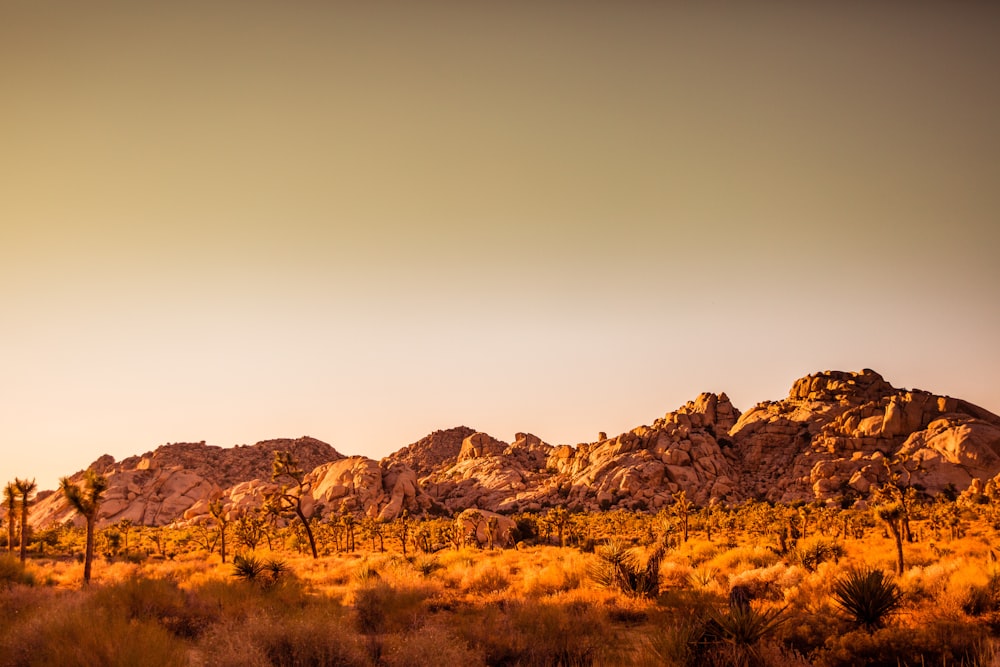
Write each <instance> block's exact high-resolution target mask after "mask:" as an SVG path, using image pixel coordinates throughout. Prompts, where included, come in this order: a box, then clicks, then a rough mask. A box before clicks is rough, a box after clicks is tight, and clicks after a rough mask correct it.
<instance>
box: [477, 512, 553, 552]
mask: <svg viewBox="0 0 1000 667" xmlns="http://www.w3.org/2000/svg"><path fill="white" fill-rule="evenodd" d="M546 518H547V519H548V520H549V523H550V524H551V525H552V527H553V528H555V529H556V537H557V539H558V540H559V546H561V547H564V546H566V538H565V537H564V533H565V530H566V525H567V524H568V523H569V519H570V517H569V512H568V511H566V508H565V507H553V508H552V509H550V510H549V513H548V516H547V517H546ZM492 548H493V544H492V541H491V544H490V549H492Z"/></svg>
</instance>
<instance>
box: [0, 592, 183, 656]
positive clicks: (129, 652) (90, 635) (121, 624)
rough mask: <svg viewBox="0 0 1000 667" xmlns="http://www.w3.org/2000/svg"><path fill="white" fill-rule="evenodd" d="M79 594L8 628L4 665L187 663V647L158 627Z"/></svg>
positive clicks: (155, 624)
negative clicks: (131, 617) (116, 611)
mask: <svg viewBox="0 0 1000 667" xmlns="http://www.w3.org/2000/svg"><path fill="white" fill-rule="evenodd" d="M84 596H85V594H79V593H78V594H77V595H76V596H75V599H70V598H63V599H61V601H60V604H56V605H53V606H50V607H47V608H45V609H42V610H36V611H35V613H33V614H31V615H30V617H29V618H28V619H25V621H23V622H20V623H17V624H16V625H14V626H13V627H10V628H9V631H10V633H11V634H10V638H11V639H12V641H11V642H10V643H5V645H4V652H3V655H2V656H0V664H2V665H6V666H10V667H21V666H22V665H23V666H28V665H30V666H32V667H49V666H51V667H91V666H93V665H102V666H105V665H106V666H108V667H119V666H120V667H128V666H132V665H149V666H150V667H173V666H175V665H176V666H178V667H179V666H181V665H186V664H187V655H186V653H187V651H186V647H185V645H184V643H183V642H181V641H180V640H179V639H177V638H175V637H173V636H171V635H170V633H169V632H168V631H167V630H165V629H164V628H163V627H161V626H160V625H158V624H157V623H155V622H153V621H149V620H138V619H131V620H130V619H128V618H126V617H124V616H122V615H120V614H116V613H113V612H110V611H108V610H103V609H101V608H99V607H97V606H96V605H95V604H94V603H93V601H92V599H91V598H89V596H87V597H84Z"/></svg>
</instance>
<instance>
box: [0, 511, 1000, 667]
mask: <svg viewBox="0 0 1000 667" xmlns="http://www.w3.org/2000/svg"><path fill="white" fill-rule="evenodd" d="M925 535H926V536H927V537H926V539H925V541H923V542H916V543H907V544H906V545H905V554H906V558H907V567H906V570H905V572H904V573H903V575H902V576H900V577H898V578H897V579H896V581H897V583H898V584H899V586H900V588H901V589H902V591H903V594H904V607H903V609H902V610H901V612H900V613H899V614H898V615H897V616H895V617H894V618H893V620H892V622H891V623H890V625H889V627H887V628H885V629H882V630H878V631H875V632H873V633H865V632H860V634H859V631H857V630H854V629H853V628H852V627H851V626H850V624H849V622H848V619H846V618H844V617H843V616H842V615H841V613H840V612H838V611H837V609H836V608H835V607H834V606H833V605H832V603H831V582H833V581H834V580H836V579H837V578H838V577H839V576H841V575H843V574H844V573H845V572H847V571H848V570H849V569H850V568H852V567H855V566H859V565H869V566H875V567H879V568H881V569H883V570H884V571H886V572H892V571H893V570H894V568H895V547H894V543H893V542H892V540H891V539H888V538H886V537H884V536H882V535H881V534H880V533H879V532H878V531H877V530H876V531H874V532H871V531H870V532H869V534H868V536H867V538H866V539H863V540H858V539H853V538H851V539H846V540H844V539H839V538H834V537H832V536H830V537H826V536H814V537H810V538H809V539H810V540H811V541H812V542H814V543H818V542H819V541H821V540H827V541H829V542H831V543H832V542H835V543H836V545H837V547H838V550H839V551H842V553H843V556H842V557H840V558H839V560H834V559H831V560H825V561H822V562H819V563H818V564H816V565H815V567H814V569H809V568H806V567H803V566H802V565H801V564H799V563H798V562H796V560H795V558H794V557H792V555H791V552H789V553H788V554H785V555H781V554H779V553H778V552H777V549H776V548H774V547H775V545H774V544H772V543H769V542H768V541H767V540H766V539H763V538H762V537H761V536H760V535H753V536H744V537H745V539H742V540H740V541H739V543H738V544H737V546H735V547H732V548H730V547H727V546H726V544H725V542H724V541H723V540H722V539H720V538H719V537H718V536H716V539H715V541H709V540H708V539H706V538H705V536H704V535H701V534H694V535H693V536H692V538H691V539H690V540H689V541H688V542H687V543H686V544H683V545H679V546H678V547H676V548H674V549H671V550H669V551H668V552H667V554H666V556H665V557H664V559H663V560H662V561H661V564H660V576H661V581H660V595H659V596H658V597H656V598H655V599H636V598H633V597H629V596H626V595H623V594H621V593H618V592H616V591H614V590H606V589H600V588H598V587H596V585H595V584H594V583H593V582H591V581H590V579H589V578H588V575H587V572H588V570H589V568H590V565H591V563H592V562H593V561H594V559H595V556H594V555H593V554H589V553H584V552H581V551H580V550H578V549H575V548H571V547H565V548H561V547H556V546H547V545H540V546H531V545H522V547H521V548H519V549H517V550H495V551H488V550H477V549H468V548H465V549H460V550H455V549H448V550H444V551H440V552H438V553H434V554H412V553H411V554H410V555H409V557H406V558H404V557H403V556H402V554H401V553H399V552H392V551H389V552H386V553H380V552H369V551H367V550H361V551H359V552H357V553H352V554H340V555H331V556H325V557H322V558H319V559H317V560H313V559H312V558H308V557H304V556H302V555H300V554H298V553H290V552H275V553H274V554H267V552H259V553H262V555H265V556H266V557H270V556H274V557H277V558H280V559H282V560H284V562H285V563H286V564H287V566H288V569H289V572H288V574H287V575H285V576H283V577H282V578H280V579H279V582H278V583H277V584H276V585H274V586H268V587H261V586H254V585H252V584H248V583H245V582H242V581H238V580H236V579H235V578H234V577H233V567H232V565H231V563H226V564H223V563H222V562H221V559H220V558H219V556H218V555H217V554H208V553H206V552H204V551H200V552H199V551H193V552H190V553H178V554H177V555H176V557H175V558H173V559H161V558H146V559H144V560H139V561H138V562H127V561H124V560H119V561H115V562H108V561H106V560H105V559H103V558H98V559H97V560H96V562H95V566H94V580H93V584H92V585H91V586H90V587H87V588H82V587H81V585H80V580H81V578H82V565H81V564H80V563H79V562H77V561H76V560H75V559H37V560H32V561H29V563H28V565H27V567H26V568H24V569H23V570H21V569H19V564H16V563H13V561H10V560H5V561H2V562H0V627H3V628H4V632H3V633H2V634H0V667H3V666H4V665H12V666H20V665H50V664H60V665H75V664H79V665H83V664H108V665H118V664H122V665H123V664H144V665H147V664H148V665H182V664H184V665H188V664H190V665H223V666H225V665H251V666H255V665H261V666H263V665H295V664H341V665H373V666H374V665H380V666H381V665H387V666H400V665H428V664H440V665H452V664H454V665H525V666H531V665H559V664H561V665H680V666H684V665H722V664H729V663H726V661H727V660H729V661H736V660H742V659H744V658H746V656H747V655H750V654H751V653H752V654H753V656H756V657H754V658H753V659H754V660H756V661H757V663H756V664H759V665H761V666H763V667H768V666H772V665H773V666H777V665H789V666H792V665H805V664H815V665H822V666H837V665H854V664H857V665H862V664H870V665H879V664H887V665H910V664H912V665H918V664H923V665H942V667H943V665H955V666H956V667H958V666H960V665H966V666H967V667H978V666H985V665H998V664H1000V660H997V658H996V655H997V653H996V650H995V639H996V636H997V635H996V632H997V631H996V628H1000V567H998V564H997V563H995V562H993V561H992V560H991V558H990V548H991V545H992V544H994V542H993V540H995V538H996V532H995V531H994V530H993V528H992V527H990V526H988V525H985V523H983V524H982V525H977V526H976V530H974V531H973V530H969V531H968V532H967V535H966V537H964V538H961V539H956V540H947V539H939V538H935V540H934V541H932V540H931V539H930V530H929V529H927V530H926V531H925ZM730 537H731V536H730ZM4 573H7V574H6V575H4ZM4 576H6V579H5V578H4ZM4 581H6V582H7V583H6V584H4V583H3V582H4ZM734 586H738V587H742V588H743V589H745V590H746V591H749V593H750V594H751V595H752V597H753V598H754V602H753V605H754V608H755V609H762V610H763V609H784V611H783V612H782V613H783V615H784V616H783V623H781V624H780V625H778V626H777V627H776V629H774V630H773V632H771V633H769V634H768V636H767V637H765V638H764V639H763V640H761V642H760V643H759V644H758V645H756V646H754V647H740V646H735V645H724V644H725V643H724V642H723V643H719V642H718V641H715V640H711V637H712V635H711V632H712V630H711V623H710V619H711V618H712V614H713V613H716V614H718V613H720V612H723V611H724V610H726V609H727V605H728V595H729V591H730V590H731V589H732V588H733V587H734ZM706 638H707V639H706ZM713 641H715V643H712V642H713ZM706 647H708V648H706ZM751 649H752V651H751ZM746 651H751V653H746ZM741 656H742V657H741ZM921 660H923V662H920V661H921Z"/></svg>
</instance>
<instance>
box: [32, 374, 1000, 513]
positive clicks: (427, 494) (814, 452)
mask: <svg viewBox="0 0 1000 667" xmlns="http://www.w3.org/2000/svg"><path fill="white" fill-rule="evenodd" d="M276 450H289V451H291V452H292V453H293V456H294V457H295V459H296V460H297V461H298V462H299V465H300V467H301V468H302V469H303V470H304V471H309V472H308V474H307V475H306V482H307V486H306V490H305V493H306V497H305V498H304V503H303V504H304V506H308V508H309V511H310V512H312V513H313V514H319V515H325V514H327V513H331V512H354V513H358V514H367V515H370V516H377V517H381V518H383V519H392V518H395V517H397V516H399V515H400V514H401V513H402V512H403V511H404V510H405V511H407V512H409V513H410V514H413V515H420V514H444V515H453V514H458V513H459V512H461V511H462V510H464V509H467V508H478V509H481V510H488V511H496V512H500V513H509V512H514V511H533V510H541V509H544V508H546V507H552V506H563V507H568V508H570V509H572V510H576V509H586V510H597V509H611V508H619V507H621V508H633V509H649V510H656V509H658V508H661V507H664V506H666V505H669V504H670V503H672V502H673V500H674V497H675V496H676V494H678V493H679V492H681V491H684V492H686V494H687V496H688V497H689V498H691V499H692V500H693V501H694V502H696V503H699V504H703V503H708V502H710V501H719V502H739V501H742V500H745V499H747V498H765V499H769V500H775V501H785V502H788V501H793V500H800V499H802V500H815V499H818V500H836V501H840V500H842V499H845V498H846V499H847V500H851V499H854V498H863V497H864V496H865V495H866V494H867V493H868V491H869V490H870V488H871V487H872V486H873V485H875V484H879V483H881V482H883V481H884V480H885V477H886V475H887V471H888V470H889V467H890V466H889V465H888V463H889V462H890V461H894V460H898V459H899V458H900V457H904V458H905V459H906V460H907V461H908V463H907V469H908V470H909V471H911V472H909V473H908V474H912V475H913V476H914V478H913V480H912V481H913V483H914V484H915V485H918V486H919V487H920V488H923V489H924V490H926V491H927V492H928V493H938V492H941V491H943V490H946V489H955V490H957V491H962V490H964V489H966V488H968V487H970V486H976V485H979V486H981V485H982V484H983V482H984V481H986V480H989V479H992V478H994V477H997V476H998V475H1000V417H998V416H997V415H994V414H992V413H990V412H988V411H986V410H984V409H982V408H979V407H977V406H974V405H972V404H970V403H968V402H966V401H962V400H959V399H955V398H950V397H947V396H938V395H934V394H931V393H929V392H925V391H920V390H906V389H897V388H894V387H893V386H892V385H891V384H889V383H888V382H886V381H885V379H883V378H882V376H881V375H879V374H878V373H876V372H874V371H871V370H867V369H866V370H863V371H861V372H859V373H849V372H838V371H828V372H823V373H816V374H814V375H810V376H807V377H804V378H801V379H799V380H796V381H795V383H794V384H793V385H792V388H791V390H790V392H789V394H788V397H787V398H785V399H782V400H780V401H765V402H763V403H760V404H758V405H756V406H754V407H753V408H751V409H750V410H748V411H747V412H745V413H742V414H741V413H740V411H739V410H737V409H736V408H735V407H734V406H733V405H732V403H731V402H730V400H729V398H728V397H727V396H726V395H725V394H710V393H705V394H701V395H700V396H698V397H697V398H696V399H695V400H693V401H689V402H688V403H687V404H686V405H684V406H681V407H680V408H678V409H677V410H675V411H673V412H669V413H667V414H666V415H664V416H663V417H661V418H659V419H656V420H655V421H654V422H653V423H652V424H651V425H644V426H639V427H637V428H634V429H632V430H630V431H628V432H626V433H622V434H619V435H617V436H614V437H607V435H606V434H603V433H602V434H601V435H600V437H599V438H598V439H597V440H596V441H595V442H590V443H580V444H577V445H573V446H571V445H551V444H548V443H546V442H544V441H542V440H541V439H540V438H538V437H537V436H534V435H532V434H529V433H518V434H516V435H515V436H514V440H513V442H510V443H507V442H504V441H502V440H499V439H497V438H495V437H493V436H491V435H489V434H486V433H481V432H477V431H475V430H474V429H471V428H468V427H465V426H460V427H456V428H452V429H448V430H442V431H435V432H434V433H431V434H430V435H428V436H426V437H425V438H423V439H421V440H418V441H417V442H414V443H413V444H411V445H408V446H406V447H403V448H402V449H400V450H399V451H397V452H395V453H393V454H391V455H390V456H387V457H386V458H384V459H382V460H381V461H375V460H373V459H369V458H367V457H363V456H351V457H345V456H343V455H341V454H339V453H338V452H337V451H336V450H334V449H333V447H331V446H330V445H327V444H325V443H322V442H320V441H318V440H315V439H312V438H299V439H296V440H269V441H265V442H260V443H257V444H256V445H253V446H251V447H246V446H242V447H235V448H229V449H222V448H219V447H210V446H207V445H205V443H197V444H190V443H184V444H173V445H164V446H163V447H159V448H157V449H156V450H154V451H153V452H147V453H146V454H144V455H142V456H134V457H130V458H128V459H125V460H124V461H121V462H115V461H114V460H113V459H111V457H107V456H105V457H101V458H100V459H98V460H97V461H95V462H94V464H93V465H92V466H91V467H92V468H94V469H96V470H97V471H99V472H102V473H104V474H105V475H107V476H108V480H109V483H110V486H109V489H108V491H107V493H106V494H105V501H104V504H103V506H102V520H101V521H102V523H103V524H108V523H113V522H116V521H119V520H121V519H130V520H131V521H133V522H135V523H141V524H146V525H164V524H167V523H171V522H175V521H188V522H197V521H203V520H206V519H207V516H208V505H209V503H210V502H211V501H213V500H221V501H222V502H223V505H224V507H226V508H227V511H229V512H230V513H231V514H232V515H236V514H239V513H240V512H246V511H250V510H251V509H253V508H255V507H258V506H259V505H260V504H261V503H262V502H263V499H264V497H265V496H266V495H267V494H268V493H269V492H271V491H273V490H275V489H276V488H277V487H276V485H275V484H274V483H272V482H271V461H272V460H273V452H274V451H276ZM81 474H82V473H78V475H81ZM977 488H978V487H977ZM40 498H41V500H39V502H37V503H36V505H35V507H34V509H33V512H32V518H31V521H32V523H34V524H36V525H45V524H50V523H52V522H57V521H66V520H73V519H74V514H73V512H72V511H71V510H70V509H69V508H68V507H67V505H66V503H65V501H64V500H63V499H62V495H61V494H59V493H54V494H50V495H47V496H41V495H40Z"/></svg>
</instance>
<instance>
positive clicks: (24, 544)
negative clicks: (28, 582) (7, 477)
mask: <svg viewBox="0 0 1000 667" xmlns="http://www.w3.org/2000/svg"><path fill="white" fill-rule="evenodd" d="M14 487H15V488H16V490H17V493H18V494H19V495H20V496H21V564H22V565H23V564H24V560H25V557H26V555H27V553H28V506H29V505H30V504H31V496H32V495H33V494H34V493H35V489H37V488H38V484H36V483H35V480H34V479H18V478H15V479H14Z"/></svg>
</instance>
